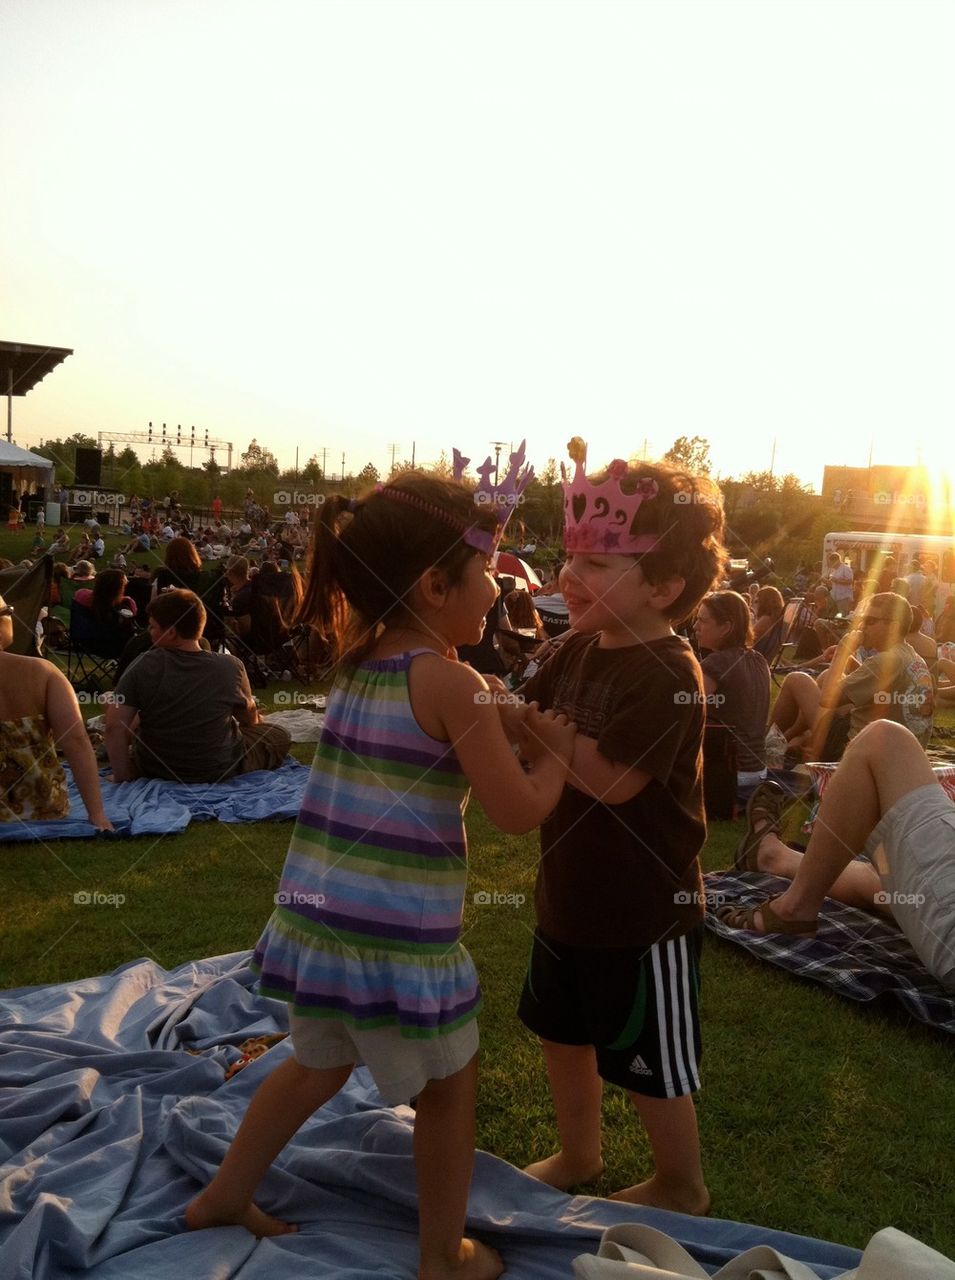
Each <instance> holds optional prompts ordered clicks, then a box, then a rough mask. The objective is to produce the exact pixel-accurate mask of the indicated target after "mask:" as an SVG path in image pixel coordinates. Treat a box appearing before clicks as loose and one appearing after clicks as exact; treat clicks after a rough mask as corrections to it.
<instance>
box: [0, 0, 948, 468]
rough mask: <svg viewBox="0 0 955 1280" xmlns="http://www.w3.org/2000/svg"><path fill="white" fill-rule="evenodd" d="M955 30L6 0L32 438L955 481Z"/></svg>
mask: <svg viewBox="0 0 955 1280" xmlns="http://www.w3.org/2000/svg"><path fill="white" fill-rule="evenodd" d="M953 8H955V6H952V5H951V4H950V3H947V0H938V2H935V0H901V2H899V3H896V2H894V0H893V2H891V3H879V0H867V2H866V3H861V2H857V0H819V2H818V3H813V2H812V0H797V2H795V3H787V2H784V0H751V2H750V3H729V2H726V0H703V2H702V3H685V2H683V0H665V2H664V3H655V2H652V0H651V2H648V3H626V4H622V3H621V4H611V3H599V2H598V0H584V2H583V3H576V0H574V2H567V3H561V2H560V0H547V2H546V3H544V2H540V3H531V2H528V0H505V2H502V3H495V2H492V0H484V2H483V3H459V2H457V0H434V3H410V2H409V0H384V2H383V3H368V2H363V0H350V2H348V3H344V4H338V3H322V2H316V0H272V2H271V3H265V4H264V3H262V0H256V3H254V4H253V3H251V2H250V0H83V3H81V4H78V3H76V0H2V3H0V39H2V49H3V52H2V71H0V121H2V122H3V124H2V131H3V196H2V199H0V338H2V339H5V340H10V341H19V342H34V343H49V344H50V345H54V346H66V347H73V348H74V349H75V354H74V355H73V356H72V357H70V359H69V360H67V361H66V363H65V364H63V365H61V366H60V367H59V369H57V370H56V371H55V372H54V373H53V374H51V375H50V376H49V377H48V378H47V379H46V380H45V381H44V382H42V383H40V384H39V385H38V386H37V388H36V389H35V390H33V391H32V392H30V394H29V395H27V396H26V397H25V398H22V399H19V398H18V399H16V400H15V401H14V437H15V439H16V440H17V442H18V443H19V444H21V445H25V446H27V447H29V446H30V445H31V444H35V443H38V442H39V441H40V439H41V438H43V437H47V436H65V435H68V434H70V433H71V432H73V431H77V430H82V431H85V432H88V433H90V434H92V435H94V436H95V434H96V432H97V431H98V430H107V431H123V430H143V429H145V426H146V423H147V421H148V420H149V419H152V420H153V422H154V423H159V422H162V421H165V422H167V423H170V424H172V423H177V422H181V423H183V424H189V425H191V424H193V423H195V425H196V428H197V434H198V433H200V432H205V430H208V431H209V434H210V435H212V436H225V437H229V438H231V439H232V440H233V441H234V443H235V445H236V446H237V449H238V451H241V450H242V449H244V448H245V447H246V446H247V445H248V443H249V441H250V440H251V438H252V437H253V436H255V437H256V438H257V439H258V440H259V442H260V443H261V444H266V445H268V447H269V448H271V449H272V450H273V451H274V452H275V453H276V454H277V455H278V458H279V461H280V462H281V463H283V465H292V464H293V463H294V461H295V451H296V448H298V450H299V461H300V464H302V465H304V463H305V461H306V459H307V458H308V457H309V455H310V454H312V453H315V452H317V453H318V454H319V457H321V451H322V448H323V447H325V448H326V449H327V450H328V470H329V472H330V473H331V472H337V471H338V470H340V464H341V454H342V451H344V452H345V455H346V470H348V471H350V472H357V471H358V470H360V469H361V467H362V466H363V465H364V464H365V463H366V462H369V461H370V462H373V463H374V464H375V465H376V466H378V467H379V468H380V469H382V470H386V469H387V467H388V465H389V461H390V457H391V451H390V448H389V446H390V445H391V444H395V445H397V446H398V456H399V457H410V455H411V449H412V442H415V444H416V455H417V459H418V461H419V462H420V461H429V460H433V459H435V458H437V456H438V455H439V453H440V451H441V450H442V449H446V450H447V451H448V453H450V450H451V446H452V445H454V444H456V445H458V446H459V447H460V448H461V449H462V451H463V452H464V453H466V454H469V455H470V456H471V457H472V458H473V459H475V460H480V459H481V458H483V457H484V455H485V454H486V453H489V452H492V449H491V444H490V442H491V441H493V440H503V441H506V442H510V441H515V442H516V441H518V440H520V438H521V437H522V436H525V435H526V436H527V439H528V453H529V456H530V458H531V460H532V461H533V462H534V463H535V464H536V465H537V466H538V469H540V467H542V466H543V465H544V464H545V463H546V460H547V458H548V457H549V456H556V457H557V458H558V459H560V458H561V457H564V456H565V454H564V446H565V443H566V441H567V440H568V439H569V438H570V436H571V435H575V434H580V435H582V436H584V437H585V438H586V439H588V441H589V442H590V460H591V463H592V465H594V466H596V465H597V464H598V463H601V462H606V461H608V460H609V459H610V458H611V457H613V456H615V455H623V456H626V455H629V454H633V453H639V452H642V451H643V449H644V441H646V447H647V449H648V451H649V453H650V454H651V455H653V454H659V453H662V452H663V450H665V449H666V448H667V447H668V446H669V445H670V444H671V443H672V442H673V440H674V439H675V438H676V437H677V436H680V435H690V436H692V435H695V434H699V435H702V436H706V437H707V438H708V439H709V440H710V442H711V448H712V454H713V457H714V459H715V462H716V467H717V469H718V470H719V471H721V472H722V473H724V474H738V473H739V472H741V471H743V470H747V469H749V468H753V469H763V468H766V467H768V466H769V465H770V460H771V458H772V453H773V439H774V437H775V438H776V441H777V444H776V453H775V467H776V470H777V472H785V471H795V472H796V473H797V474H798V475H800V476H801V477H803V478H804V479H806V480H808V481H810V482H811V483H813V484H814V485H816V486H818V484H819V483H820V481H821V476H822V466H823V464H824V463H825V462H830V463H834V464H847V465H859V466H864V465H865V464H866V462H867V460H868V457H869V450H870V444H871V445H872V449H873V454H872V456H873V460H874V461H875V462H883V463H907V462H914V461H916V460H917V459H918V456H919V452H920V451H921V454H922V457H923V458H924V460H925V461H926V462H928V461H932V460H935V461H938V460H939V458H941V462H942V463H943V464H944V465H946V466H953V467H955V433H953V431H952V427H953V386H952V351H953V347H955V343H953V338H955V332H953V328H955V326H953V319H952V317H953V311H952V298H953V295H955V289H953V286H955V252H953V248H952V227H953V226H955V216H953V215H955V198H953V187H955V178H953V149H952V137H953V129H952V126H953V123H955V119H953V118H955V111H953V101H952V88H951V85H952V76H951V68H952V65H953V61H955V42H953V30H955V16H953ZM4 426H5V423H4ZM943 440H944V441H945V443H944V444H941V443H940V442H941V441H943ZM184 460H187V459H184ZM196 461H197V462H198V461H199V459H198V458H197V459H196Z"/></svg>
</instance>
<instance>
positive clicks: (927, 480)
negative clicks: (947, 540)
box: [822, 466, 952, 533]
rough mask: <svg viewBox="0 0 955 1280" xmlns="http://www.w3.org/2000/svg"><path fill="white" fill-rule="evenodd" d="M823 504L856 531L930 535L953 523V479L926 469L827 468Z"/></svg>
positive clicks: (823, 485)
mask: <svg viewBox="0 0 955 1280" xmlns="http://www.w3.org/2000/svg"><path fill="white" fill-rule="evenodd" d="M822 498H823V502H824V503H825V504H826V505H827V506H831V507H833V508H834V509H835V510H836V511H839V512H840V513H841V514H842V515H844V516H846V517H848V518H850V519H851V520H852V526H853V528H867V529H873V530H884V529H894V530H897V531H898V532H899V533H928V532H930V531H931V530H932V529H938V528H940V527H941V526H943V525H944V526H946V527H947V526H948V525H949V523H950V521H951V505H952V502H951V492H950V486H949V481H948V477H947V476H943V475H940V474H938V473H934V474H933V473H931V472H929V470H928V468H926V467H883V466H879V467H826V468H825V469H824V471H823V476H822Z"/></svg>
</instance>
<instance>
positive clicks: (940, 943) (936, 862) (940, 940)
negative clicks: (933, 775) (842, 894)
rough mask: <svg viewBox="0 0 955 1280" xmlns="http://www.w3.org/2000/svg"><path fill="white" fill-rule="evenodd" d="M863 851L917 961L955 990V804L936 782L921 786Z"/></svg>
mask: <svg viewBox="0 0 955 1280" xmlns="http://www.w3.org/2000/svg"><path fill="white" fill-rule="evenodd" d="M864 852H865V855H866V857H867V858H869V860H870V861H871V862H872V865H873V866H874V867H875V869H876V871H877V872H878V873H879V879H880V880H881V881H882V890H883V892H884V893H885V894H886V895H887V897H886V901H887V903H888V905H889V906H890V907H891V908H892V914H893V915H894V916H895V918H896V920H897V921H898V924H899V927H900V928H901V930H902V931H903V933H904V934H905V936H906V937H907V938H908V940H909V942H911V944H912V946H913V948H914V949H915V951H916V953H917V954H918V957H919V959H920V960H921V961H922V963H923V964H924V965H925V967H926V969H928V971H929V972H930V973H931V974H932V975H933V977H935V978H936V979H937V980H938V981H939V982H940V983H941V984H942V985H943V986H946V987H953V988H955V804H952V801H951V800H950V799H949V798H948V796H947V795H946V794H945V792H944V791H943V789H942V788H941V787H940V786H939V785H938V783H937V782H930V783H927V784H926V785H925V786H924V787H917V788H916V789H915V790H914V791H910V792H909V794H908V795H906V796H903V797H902V799H901V800H899V801H898V803H897V804H894V805H893V806H892V808H891V809H890V810H889V812H888V813H886V814H884V815H883V817H882V820H881V821H880V822H879V824H878V826H877V827H876V828H875V830H874V831H873V832H872V834H871V835H870V836H869V839H868V841H867V842H866V846H865V851H864Z"/></svg>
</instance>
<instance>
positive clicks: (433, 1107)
mask: <svg viewBox="0 0 955 1280" xmlns="http://www.w3.org/2000/svg"><path fill="white" fill-rule="evenodd" d="M476 1093H477V1055H476V1054H475V1056H474V1057H473V1058H472V1059H471V1061H470V1062H469V1063H468V1065H467V1066H466V1067H463V1068H462V1069H461V1070H460V1071H457V1072H455V1074H454V1075H453V1076H448V1077H447V1079H445V1080H429V1081H428V1083H427V1084H426V1085H425V1087H424V1089H423V1090H422V1092H421V1094H420V1096H419V1098H418V1102H417V1108H416V1112H415V1126H414V1158H415V1169H416V1171H417V1177H418V1221H419V1224H420V1233H421V1264H420V1266H419V1269H418V1280H446V1278H447V1280H450V1277H458V1280H496V1277H497V1276H499V1275H501V1273H502V1272H503V1270H504V1263H503V1262H502V1260H501V1256H500V1254H498V1253H497V1252H496V1251H495V1250H494V1249H489V1248H488V1247H487V1246H486V1245H483V1244H479V1243H478V1242H477V1241H476V1240H468V1239H466V1238H465V1236H464V1223H465V1218H466V1216H467V1207H468V1191H469V1189H470V1186H471V1171H472V1169H473V1167H474V1107H475V1095H476Z"/></svg>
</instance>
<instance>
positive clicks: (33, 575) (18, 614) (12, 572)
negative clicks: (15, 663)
mask: <svg viewBox="0 0 955 1280" xmlns="http://www.w3.org/2000/svg"><path fill="white" fill-rule="evenodd" d="M52 579H53V557H52V556H40V558H39V560H37V561H36V562H35V563H34V564H32V565H31V566H30V567H29V568H27V567H26V566H23V565H14V566H13V567H12V568H10V569H2V570H0V596H2V597H3V599H4V601H5V603H6V604H8V605H9V606H10V607H11V608H12V609H13V641H12V643H11V644H10V645H9V646H8V648H7V652H8V653H18V654H20V655H22V656H23V657H27V658H35V657H38V656H39V653H40V646H39V644H38V643H37V636H36V629H37V622H38V620H39V617H40V611H41V609H42V608H43V606H44V605H47V604H49V601H50V582H51V581H52Z"/></svg>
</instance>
